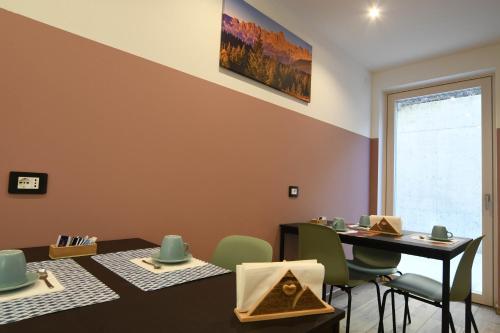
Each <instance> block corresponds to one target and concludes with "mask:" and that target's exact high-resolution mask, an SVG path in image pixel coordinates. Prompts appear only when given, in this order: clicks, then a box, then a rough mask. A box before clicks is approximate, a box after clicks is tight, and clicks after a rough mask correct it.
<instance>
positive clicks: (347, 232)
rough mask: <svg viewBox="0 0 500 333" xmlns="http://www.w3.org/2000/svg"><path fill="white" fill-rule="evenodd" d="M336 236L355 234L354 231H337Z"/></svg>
mask: <svg viewBox="0 0 500 333" xmlns="http://www.w3.org/2000/svg"><path fill="white" fill-rule="evenodd" d="M337 233H338V234H355V233H357V231H356V230H347V231H337Z"/></svg>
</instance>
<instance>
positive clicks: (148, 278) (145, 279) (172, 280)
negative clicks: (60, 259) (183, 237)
mask: <svg viewBox="0 0 500 333" xmlns="http://www.w3.org/2000/svg"><path fill="white" fill-rule="evenodd" d="M159 249H160V248H158V247H156V248H148V249H139V250H129V251H121V252H115V253H106V254H98V255H95V256H92V259H94V260H95V261H97V262H98V263H100V264H101V265H103V266H104V267H106V268H108V269H109V270H111V271H112V272H114V273H115V274H117V275H119V276H120V277H122V278H123V279H125V280H127V281H128V282H130V283H131V284H133V285H134V286H136V287H137V288H139V289H141V290H144V291H151V290H158V289H161V288H166V287H171V286H175V285H178V284H182V283H186V282H190V281H195V280H200V279H204V278H208V277H212V276H217V275H221V274H226V273H230V272H231V271H229V270H227V269H225V268H221V267H219V266H215V265H212V264H210V263H206V264H205V265H203V266H197V267H191V268H186V269H182V270H176V271H172V272H165V273H160V274H156V273H153V272H150V271H149V270H147V269H144V268H142V267H140V266H138V265H136V264H134V263H133V262H131V261H130V260H131V259H136V258H144V257H150V256H151V254H153V253H154V252H156V251H158V250H159Z"/></svg>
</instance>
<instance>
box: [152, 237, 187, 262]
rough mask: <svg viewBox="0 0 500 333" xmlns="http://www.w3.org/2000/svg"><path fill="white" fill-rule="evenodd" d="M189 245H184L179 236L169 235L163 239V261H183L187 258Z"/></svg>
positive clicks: (161, 255) (161, 253)
mask: <svg viewBox="0 0 500 333" xmlns="http://www.w3.org/2000/svg"><path fill="white" fill-rule="evenodd" d="M188 250H189V244H188V243H184V241H183V240H182V237H181V236H179V235H167V236H165V237H163V241H162V242H161V248H160V257H159V259H161V260H182V259H185V258H186V257H187V255H188V254H189V253H188Z"/></svg>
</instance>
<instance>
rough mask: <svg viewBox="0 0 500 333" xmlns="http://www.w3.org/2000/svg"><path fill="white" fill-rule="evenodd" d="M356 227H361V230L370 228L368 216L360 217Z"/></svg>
mask: <svg viewBox="0 0 500 333" xmlns="http://www.w3.org/2000/svg"><path fill="white" fill-rule="evenodd" d="M358 226H360V227H363V228H369V227H370V216H368V215H361V217H360V218H359V222H358Z"/></svg>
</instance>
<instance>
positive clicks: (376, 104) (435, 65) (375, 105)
mask: <svg viewBox="0 0 500 333" xmlns="http://www.w3.org/2000/svg"><path fill="white" fill-rule="evenodd" d="M499 68H500V44H495V45H490V46H486V47H481V48H476V49H472V50H467V51H463V52H458V53H454V54H451V55H447V56H443V57H439V58H433V59H429V60H426V61H421V62H417V63H413V64H409V65H404V66H399V67H395V68H391V69H388V70H384V71H379V72H375V73H373V74H372V105H371V107H372V124H371V136H372V137H374V138H378V137H382V135H381V134H382V122H381V121H382V116H383V115H384V114H385V104H384V96H385V93H386V92H392V91H398V90H402V89H406V88H409V87H415V86H419V85H426V84H432V83H437V82H440V81H441V82H442V81H447V80H450V79H453V78H464V77H468V76H471V75H478V74H481V73H494V72H495V70H496V69H499ZM493 88H494V92H493V95H494V98H495V100H494V101H493V105H494V110H495V111H496V112H497V113H498V112H500V79H499V77H498V75H496V76H495V80H494V87H493ZM496 127H497V128H500V117H498V116H497V117H496Z"/></svg>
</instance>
